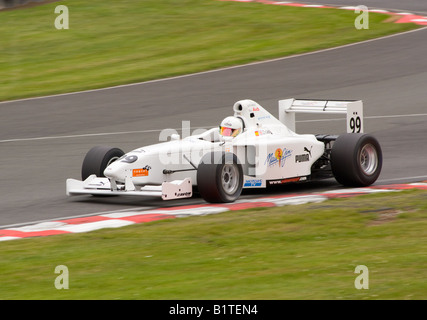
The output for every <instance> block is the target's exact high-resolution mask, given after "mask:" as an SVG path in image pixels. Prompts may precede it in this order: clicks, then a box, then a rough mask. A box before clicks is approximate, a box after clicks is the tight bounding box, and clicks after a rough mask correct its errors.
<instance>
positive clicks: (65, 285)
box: [54, 265, 70, 290]
mask: <svg viewBox="0 0 427 320" xmlns="http://www.w3.org/2000/svg"><path fill="white" fill-rule="evenodd" d="M55 273H56V274H59V276H57V277H56V278H55V283H54V284H55V288H56V289H58V290H62V289H69V288H70V285H69V271H68V267H67V266H64V265H59V266H56V268H55Z"/></svg>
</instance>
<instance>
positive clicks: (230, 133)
mask: <svg viewBox="0 0 427 320" xmlns="http://www.w3.org/2000/svg"><path fill="white" fill-rule="evenodd" d="M219 133H220V134H221V135H222V136H224V137H235V136H237V135H238V134H239V133H240V129H233V128H228V127H220V131H219Z"/></svg>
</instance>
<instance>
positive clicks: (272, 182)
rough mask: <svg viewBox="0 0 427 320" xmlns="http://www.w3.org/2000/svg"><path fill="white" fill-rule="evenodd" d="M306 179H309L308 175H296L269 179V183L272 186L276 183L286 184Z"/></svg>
mask: <svg viewBox="0 0 427 320" xmlns="http://www.w3.org/2000/svg"><path fill="white" fill-rule="evenodd" d="M306 180H307V177H296V178H287V179H278V180H269V181H267V183H268V185H269V186H272V185H276V184H285V183H291V182H299V181H306Z"/></svg>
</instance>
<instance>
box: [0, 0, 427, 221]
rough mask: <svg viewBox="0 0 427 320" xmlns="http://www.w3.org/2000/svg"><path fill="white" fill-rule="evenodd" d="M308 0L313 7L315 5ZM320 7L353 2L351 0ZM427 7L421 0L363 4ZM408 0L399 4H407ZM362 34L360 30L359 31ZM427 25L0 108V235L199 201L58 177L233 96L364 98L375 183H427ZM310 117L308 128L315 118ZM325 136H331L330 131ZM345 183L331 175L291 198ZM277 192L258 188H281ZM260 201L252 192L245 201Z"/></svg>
mask: <svg viewBox="0 0 427 320" xmlns="http://www.w3.org/2000/svg"><path fill="white" fill-rule="evenodd" d="M314 2H315V1H311V2H310V3H314ZM319 3H322V4H327V3H332V4H342V5H350V4H351V1H350V0H329V1H328V0H326V1H325V2H319ZM364 4H365V5H367V6H368V7H369V6H374V7H380V8H390V7H392V6H394V8H395V9H399V10H408V11H409V10H410V12H419V13H425V12H427V3H426V2H425V1H424V0H411V1H405V2H402V1H397V0H392V1H388V0H387V1H386V0H372V1H369V0H365V1H364ZM405 5H407V7H405ZM361 32H363V31H361ZM426 40H427V28H423V29H419V30H417V31H414V32H408V33H405V34H400V35H395V36H390V37H385V38H382V39H378V40H374V41H367V42H364V43H359V44H355V45H349V46H344V47H340V48H335V49H332V50H323V51H320V52H315V53H311V54H304V55H300V56H295V57H290V58H283V59H276V60H273V61H268V62H263V63H255V64H250V65H246V66H240V67H235V68H228V69H223V70H218V71H214V72H205V73H200V74H195V75H190V76H183V77H176V78H172V79H165V80H159V81H151V82H146V83H141V84H134V85H127V86H121V87H116V88H110V89H105V90H93V91H87V92H80V93H73V94H64V95H57V96H50V97H44V98H35V99H25V100H18V101H12V102H4V103H0V110H1V114H2V117H1V120H0V123H1V125H0V137H1V138H0V139H1V140H0V149H1V155H2V160H1V162H0V172H1V179H2V183H1V184H0V228H4V227H6V226H11V225H19V224H24V223H28V222H36V221H43V220H49V219H58V218H64V217H73V216H81V215H88V214H95V213H99V212H104V211H113V210H129V209H133V208H136V207H137V208H147V209H152V208H155V207H159V206H163V207H164V206H179V205H188V204H197V203H202V202H203V200H202V199H201V198H194V199H187V200H176V201H171V202H162V201H161V200H157V199H152V198H149V199H139V198H138V199H135V198H102V199H98V198H92V197H85V196H82V197H75V198H67V197H66V196H65V180H66V178H69V177H72V178H80V168H81V163H82V160H83V157H84V155H85V154H86V152H87V151H88V150H89V149H90V148H91V147H92V146H94V145H100V144H107V145H112V146H117V147H120V148H122V149H123V150H124V151H130V150H131V149H134V148H136V147H139V146H142V145H146V144H151V143H156V142H158V137H159V133H160V130H161V129H163V128H180V127H181V121H191V126H192V127H194V128H195V127H203V128H210V127H213V126H216V125H218V124H219V123H220V121H221V120H222V119H223V118H224V117H225V116H227V115H229V114H231V113H232V109H231V108H232V105H233V103H234V102H235V101H237V100H240V99H245V98H248V99H253V100H255V101H257V102H258V103H260V104H261V105H263V106H264V107H265V108H266V109H268V110H269V111H270V112H272V113H273V114H274V115H277V101H278V100H279V99H284V98H291V97H294V98H321V99H361V100H363V101H364V113H365V131H366V132H369V133H373V134H374V135H375V136H376V137H377V138H378V139H379V141H380V143H381V145H382V148H383V154H384V164H383V171H382V174H381V176H380V178H379V180H378V181H377V184H388V183H397V182H398V183H403V182H413V181H421V180H426V178H427V170H426V169H427V163H426V158H427V148H426V147H425V139H426V136H427V126H426V121H427V102H426V101H427V90H426V89H427V87H426V84H427V41H426ZM298 119H299V120H300V121H299V122H298V123H297V132H307V133H340V132H342V131H344V121H343V120H341V121H337V120H328V119H325V118H322V119H320V121H319V118H318V117H316V116H310V117H301V118H298ZM312 120H314V121H312ZM331 131H333V132H331ZM333 188H341V187H340V186H339V185H338V184H337V183H336V182H335V181H334V180H327V181H324V182H319V183H312V184H306V185H298V186H297V187H296V190H297V191H301V192H309V191H310V190H319V189H321V190H325V189H333ZM290 190H292V192H294V191H295V190H294V189H290V187H289V186H284V187H282V188H281V189H274V190H270V191H262V193H264V194H265V192H267V193H278V192H281V193H284V192H289V191H290ZM245 197H257V194H256V193H254V192H251V193H244V194H243V195H242V198H245Z"/></svg>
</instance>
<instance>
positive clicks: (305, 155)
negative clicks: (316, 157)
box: [295, 146, 313, 163]
mask: <svg viewBox="0 0 427 320" xmlns="http://www.w3.org/2000/svg"><path fill="white" fill-rule="evenodd" d="M312 148H313V146H311V147H310V150H309V149H308V148H307V147H304V151H305V152H307V153H303V154H297V155H296V156H295V162H296V163H299V162H307V161H310V158H311V149H312Z"/></svg>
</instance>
